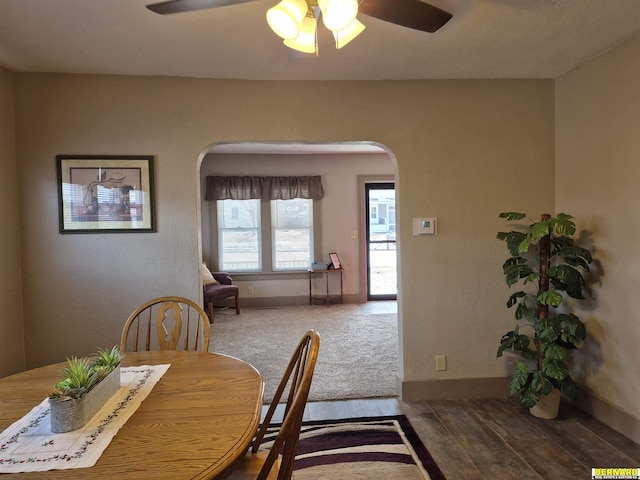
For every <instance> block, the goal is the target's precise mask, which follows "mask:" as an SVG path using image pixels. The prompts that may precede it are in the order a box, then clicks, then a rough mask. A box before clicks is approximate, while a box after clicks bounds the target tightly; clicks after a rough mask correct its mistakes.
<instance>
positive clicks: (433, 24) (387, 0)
mask: <svg viewBox="0 0 640 480" xmlns="http://www.w3.org/2000/svg"><path fill="white" fill-rule="evenodd" d="M254 1H256V0H168V1H166V2H160V3H153V4H151V5H147V8H148V9H149V10H151V11H152V12H155V13H159V14H161V15H166V14H170V13H180V12H189V11H193V10H203V9H205V8H215V7H224V6H226V5H236V4H239V3H247V2H254ZM306 1H307V4H308V5H309V6H310V7H313V6H316V5H317V3H318V2H317V0H306ZM358 10H359V12H360V13H363V14H364V15H368V16H370V17H374V18H377V19H379V20H384V21H386V22H390V23H394V24H396V25H401V26H403V27H408V28H413V29H415V30H421V31H423V32H431V33H432V32H435V31H436V30H438V29H439V28H441V27H442V26H443V25H444V24H445V23H447V22H448V21H449V20H450V19H451V17H452V15H451V14H450V13H449V12H446V11H444V10H442V9H440V8H438V7H435V6H433V5H431V4H429V3H424V2H422V1H420V0H360V2H359V6H358Z"/></svg>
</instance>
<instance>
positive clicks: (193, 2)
mask: <svg viewBox="0 0 640 480" xmlns="http://www.w3.org/2000/svg"><path fill="white" fill-rule="evenodd" d="M254 1H255V0H169V1H168V2H160V3H152V4H151V5H147V8H148V9H149V10H151V11H152V12H155V13H159V14H161V15H166V14H168V13H180V12H190V11H193V10H204V9H205V8H215V7H224V6H227V5H236V4H238V3H246V2H254Z"/></svg>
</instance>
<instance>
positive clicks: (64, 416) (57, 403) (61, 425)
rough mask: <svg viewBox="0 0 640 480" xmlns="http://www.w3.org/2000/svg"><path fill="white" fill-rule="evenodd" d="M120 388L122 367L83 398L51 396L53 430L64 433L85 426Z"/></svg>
mask: <svg viewBox="0 0 640 480" xmlns="http://www.w3.org/2000/svg"><path fill="white" fill-rule="evenodd" d="M119 389H120V367H117V368H115V369H114V370H113V372H111V373H110V374H109V375H107V376H106V377H105V378H104V379H103V380H102V381H101V382H100V383H98V384H97V385H96V386H95V387H93V389H92V390H91V391H90V392H89V393H87V394H86V395H84V396H83V397H81V398H78V399H74V398H72V399H67V400H61V399H58V398H50V399H49V406H50V407H51V416H50V418H51V432H52V433H64V432H70V431H72V430H77V429H78V428H80V427H83V426H84V425H86V424H87V422H88V421H89V420H91V419H92V418H93V416H94V415H95V414H96V413H98V410H100V409H101V408H102V407H103V406H104V404H105V403H107V402H108V401H109V399H110V398H111V397H112V396H113V395H114V394H115V393H116V392H117V391H118V390H119Z"/></svg>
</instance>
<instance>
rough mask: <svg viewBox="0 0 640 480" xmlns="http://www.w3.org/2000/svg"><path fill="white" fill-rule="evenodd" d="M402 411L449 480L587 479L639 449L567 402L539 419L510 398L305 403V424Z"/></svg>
mask: <svg viewBox="0 0 640 480" xmlns="http://www.w3.org/2000/svg"><path fill="white" fill-rule="evenodd" d="M398 414H405V415H407V417H408V418H409V420H410V421H411V424H412V425H413V427H414V429H415V430H416V432H417V433H418V435H419V436H420V438H421V439H422V441H423V443H424V444H425V446H426V447H427V449H428V450H429V452H430V453H431V455H432V456H433V458H434V459H435V461H436V462H437V464H438V466H439V467H440V469H441V470H442V472H443V473H444V475H445V477H446V478H447V479H449V480H512V479H513V480H527V479H536V480H540V479H545V480H547V479H548V480H556V479H557V480H573V479H577V480H579V479H590V478H591V468H623V467H624V468H638V467H640V445H638V444H637V443H635V442H633V441H631V440H629V439H628V438H626V437H624V436H623V435H621V434H619V433H617V432H616V431H614V430H613V429H611V428H610V427H608V426H606V425H604V424H603V423H602V422H599V421H598V420H595V419H594V418H592V417H589V416H588V415H586V414H584V413H582V412H581V411H580V410H578V409H575V408H573V407H572V406H570V405H563V406H562V407H561V410H560V414H559V415H558V418H557V419H555V420H540V419H538V418H535V417H533V416H532V415H530V414H529V412H528V411H527V410H526V409H525V408H524V407H522V406H521V405H519V404H518V403H517V400H514V399H504V398H500V399H495V398H491V399H476V400H470V399H468V400H437V401H428V402H427V401H425V402H419V403H405V402H400V401H399V400H398V399H397V398H385V399H363V400H340V401H331V402H310V403H308V404H307V408H306V412H305V420H333V419H340V418H355V417H369V416H386V415H398Z"/></svg>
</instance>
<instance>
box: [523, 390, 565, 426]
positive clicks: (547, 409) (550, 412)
mask: <svg viewBox="0 0 640 480" xmlns="http://www.w3.org/2000/svg"><path fill="white" fill-rule="evenodd" d="M561 396H562V395H561V393H560V390H558V389H557V388H555V389H553V391H552V392H551V393H550V394H549V395H544V396H542V397H540V400H538V403H536V404H535V405H534V406H533V407H531V408H530V409H529V413H531V415H533V416H534V417H538V418H544V419H545V420H551V419H553V418H556V417H557V416H558V409H559V408H560V397H561Z"/></svg>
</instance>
